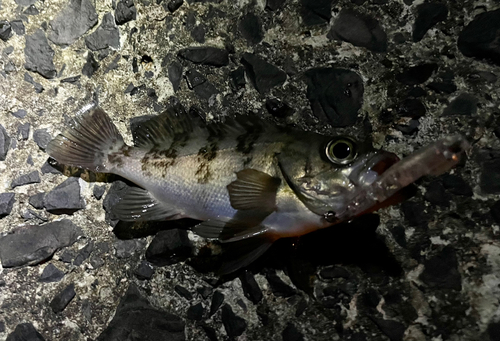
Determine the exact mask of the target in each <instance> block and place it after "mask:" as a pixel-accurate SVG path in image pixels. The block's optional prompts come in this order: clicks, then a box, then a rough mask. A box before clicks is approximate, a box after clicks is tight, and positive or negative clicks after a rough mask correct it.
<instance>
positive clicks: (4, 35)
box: [0, 20, 12, 41]
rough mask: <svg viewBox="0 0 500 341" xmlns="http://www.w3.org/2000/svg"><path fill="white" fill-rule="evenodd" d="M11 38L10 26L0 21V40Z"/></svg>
mask: <svg viewBox="0 0 500 341" xmlns="http://www.w3.org/2000/svg"><path fill="white" fill-rule="evenodd" d="M11 36H12V26H11V25H10V23H9V22H8V21H7V20H0V39H2V40H3V41H7V40H9V38H10V37H11Z"/></svg>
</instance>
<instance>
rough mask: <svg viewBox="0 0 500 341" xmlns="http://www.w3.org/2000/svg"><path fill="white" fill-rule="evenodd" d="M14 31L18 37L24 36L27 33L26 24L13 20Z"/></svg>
mask: <svg viewBox="0 0 500 341" xmlns="http://www.w3.org/2000/svg"><path fill="white" fill-rule="evenodd" d="M10 25H11V26H12V29H13V30H14V32H15V33H16V34H17V35H18V36H23V35H24V33H25V28H24V23H23V21H22V20H12V21H11V22H10Z"/></svg>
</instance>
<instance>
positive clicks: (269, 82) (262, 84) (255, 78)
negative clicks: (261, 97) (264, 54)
mask: <svg viewBox="0 0 500 341" xmlns="http://www.w3.org/2000/svg"><path fill="white" fill-rule="evenodd" d="M241 62H242V63H243V65H244V66H245V70H246V73H247V76H248V77H249V78H250V80H251V81H252V84H253V86H254V87H255V89H256V90H257V91H258V92H259V93H261V94H265V93H267V92H269V90H271V89H272V88H274V87H276V86H281V85H283V83H285V81H286V73H285V72H284V71H283V70H281V69H279V68H277V67H276V66H274V65H272V64H270V63H268V62H266V61H265V60H264V59H262V58H260V57H258V56H256V55H254V54H251V53H244V54H243V57H242V58H241Z"/></svg>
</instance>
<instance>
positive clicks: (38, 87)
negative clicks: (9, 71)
mask: <svg viewBox="0 0 500 341" xmlns="http://www.w3.org/2000/svg"><path fill="white" fill-rule="evenodd" d="M24 80H25V81H26V82H28V83H30V84H33V87H34V88H35V92H36V93H38V94H39V93H41V92H42V91H43V90H44V88H43V86H42V84H40V83H37V82H35V81H34V80H33V77H31V75H30V74H29V73H28V72H26V73H25V74H24Z"/></svg>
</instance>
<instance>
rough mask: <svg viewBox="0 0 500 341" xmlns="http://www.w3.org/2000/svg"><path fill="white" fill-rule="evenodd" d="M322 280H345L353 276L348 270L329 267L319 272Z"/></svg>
mask: <svg viewBox="0 0 500 341" xmlns="http://www.w3.org/2000/svg"><path fill="white" fill-rule="evenodd" d="M319 275H320V276H321V278H324V279H332V278H345V279H348V278H350V277H351V274H350V273H349V271H347V270H346V269H344V268H342V267H339V266H329V267H327V268H324V269H321V271H320V272H319Z"/></svg>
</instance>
